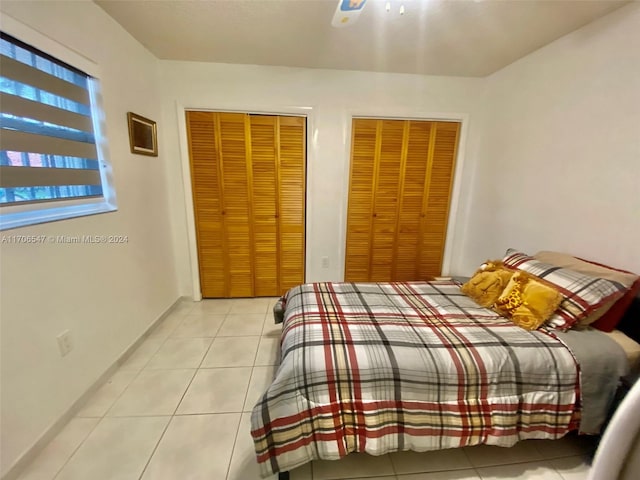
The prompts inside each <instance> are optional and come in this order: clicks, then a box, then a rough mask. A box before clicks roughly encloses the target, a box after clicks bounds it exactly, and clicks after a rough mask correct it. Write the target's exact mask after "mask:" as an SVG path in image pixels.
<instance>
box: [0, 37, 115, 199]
mask: <svg viewBox="0 0 640 480" xmlns="http://www.w3.org/2000/svg"><path fill="white" fill-rule="evenodd" d="M90 82H91V77H90V76H89V75H87V74H86V73H84V72H82V71H80V70H78V69H76V68H74V67H72V66H70V65H67V64H66V63H64V62H61V61H59V60H57V59H55V58H53V57H51V56H49V55H47V54H46V53H44V52H42V51H40V50H38V49H36V48H33V47H31V46H29V45H27V44H25V43H23V42H21V41H19V40H17V39H15V38H13V37H11V36H9V35H6V34H5V33H1V34H0V127H1V136H0V206H7V205H19V204H25V203H32V202H53V201H56V200H69V199H77V198H86V197H102V196H103V188H102V184H101V176H100V162H99V159H98V152H97V148H96V139H95V134H94V129H93V120H92V105H91V95H90V90H89V89H90Z"/></svg>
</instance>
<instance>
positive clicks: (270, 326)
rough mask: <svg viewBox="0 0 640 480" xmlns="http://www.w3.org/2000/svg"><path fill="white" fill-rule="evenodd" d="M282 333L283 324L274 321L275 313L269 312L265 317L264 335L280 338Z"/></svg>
mask: <svg viewBox="0 0 640 480" xmlns="http://www.w3.org/2000/svg"><path fill="white" fill-rule="evenodd" d="M281 335H282V324H281V323H274V321H273V315H272V314H270V313H267V315H266V316H265V318H264V325H263V326H262V336H263V337H271V338H280V336H281Z"/></svg>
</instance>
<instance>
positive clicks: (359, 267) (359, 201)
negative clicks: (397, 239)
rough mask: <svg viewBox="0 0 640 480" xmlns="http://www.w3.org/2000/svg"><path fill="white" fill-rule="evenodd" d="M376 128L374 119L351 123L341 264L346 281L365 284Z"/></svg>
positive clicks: (368, 252) (367, 265) (372, 196)
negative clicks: (349, 163) (347, 195)
mask: <svg viewBox="0 0 640 480" xmlns="http://www.w3.org/2000/svg"><path fill="white" fill-rule="evenodd" d="M377 125H378V121H377V120H366V119H354V120H353V126H352V129H353V130H352V142H351V174H350V176H349V177H350V188H349V207H348V210H347V248H346V262H345V281H347V282H368V281H369V275H370V256H371V229H372V223H373V198H374V190H375V185H374V176H375V164H376V161H375V160H376V155H377V154H376V129H377Z"/></svg>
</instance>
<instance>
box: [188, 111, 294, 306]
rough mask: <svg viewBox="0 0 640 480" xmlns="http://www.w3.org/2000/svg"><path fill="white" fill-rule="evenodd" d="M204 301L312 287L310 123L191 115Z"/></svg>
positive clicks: (204, 113) (289, 118)
mask: <svg viewBox="0 0 640 480" xmlns="http://www.w3.org/2000/svg"><path fill="white" fill-rule="evenodd" d="M186 126H187V136H188V142H189V161H190V167H191V184H192V191H193V205H194V215H195V224H196V241H197V247H198V264H199V271H200V286H201V291H202V296H203V297H204V298H234V297H263V296H279V295H282V294H283V293H284V292H286V291H287V290H288V289H289V288H291V287H293V286H295V285H298V284H300V283H303V282H304V258H305V185H306V183H305V174H306V118H305V117H299V116H283V115H258V114H249V113H228V112H209V111H187V112H186Z"/></svg>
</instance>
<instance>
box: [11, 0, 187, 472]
mask: <svg viewBox="0 0 640 480" xmlns="http://www.w3.org/2000/svg"><path fill="white" fill-rule="evenodd" d="M0 5H1V9H2V13H3V14H9V15H10V16H12V17H14V18H15V19H17V20H18V21H21V22H22V23H24V24H26V25H27V26H29V27H31V28H33V29H35V30H37V31H39V32H41V33H43V34H45V35H47V36H48V37H49V38H51V39H54V40H55V41H57V42H58V43H61V44H62V45H64V46H66V47H67V48H70V49H72V50H75V51H76V52H78V53H80V54H82V55H84V56H85V57H87V58H88V59H90V60H92V61H93V62H94V63H96V64H98V65H99V67H100V69H101V70H102V92H103V97H104V104H105V110H106V111H105V113H106V127H107V130H106V134H107V136H108V139H109V150H110V158H111V162H112V165H113V171H114V177H115V187H116V192H117V201H118V206H119V209H118V211H117V212H113V213H107V214H101V215H95V216H90V217H82V218H77V219H73V220H66V221H60V222H55V223H49V224H43V225H37V226H33V227H28V228H20V229H17V230H11V231H4V232H2V235H9V234H26V235H29V234H45V235H77V234H91V235H97V234H121V235H127V236H128V238H129V242H128V243H127V244H123V245H54V244H47V245H38V246H29V245H23V244H3V245H1V251H0V253H1V255H2V266H1V276H2V278H1V280H2V298H1V302H0V303H1V311H0V314H1V321H2V338H1V348H0V350H1V352H2V353H1V354H2V367H1V368H2V370H1V377H2V385H1V387H2V402H1V403H2V409H1V415H2V439H1V443H2V450H1V457H2V474H4V473H6V472H7V470H8V469H9V468H10V467H11V466H12V465H13V464H14V462H15V461H16V460H17V459H18V458H19V457H20V456H21V455H22V454H23V453H24V452H25V451H26V450H27V449H29V448H30V447H31V446H32V445H33V444H34V443H35V442H36V441H37V440H38V438H40V436H41V435H42V434H43V433H44V432H45V431H47V429H48V428H49V427H50V426H51V425H52V424H53V423H55V422H56V421H57V420H58V419H59V418H60V417H61V416H62V415H63V414H64V413H65V412H66V411H67V409H69V407H70V406H71V405H72V404H73V403H74V401H76V400H77V399H78V398H79V397H80V396H81V395H82V394H83V393H84V392H85V391H86V390H87V389H88V388H89V387H90V386H91V385H92V384H93V383H94V382H95V381H96V380H97V379H98V378H99V377H100V375H101V374H102V373H103V372H104V371H105V370H106V369H107V368H108V367H109V366H110V365H111V364H112V363H113V362H114V361H115V360H116V359H117V358H118V357H119V356H120V355H121V354H122V353H123V352H124V351H125V350H126V349H127V347H129V345H131V344H132V343H133V342H134V341H135V340H136V339H137V338H138V337H139V336H140V335H141V334H142V333H143V332H144V331H145V330H146V329H147V328H148V326H149V325H150V324H151V323H152V322H153V321H154V320H156V319H157V318H158V317H159V316H160V315H161V314H162V313H163V312H164V311H165V310H166V309H167V308H168V307H169V306H170V305H172V304H173V303H174V302H175V300H176V299H177V298H178V291H177V286H176V281H175V272H174V267H173V264H174V262H173V252H172V245H171V234H170V231H169V228H170V227H169V213H168V197H167V182H166V176H165V162H166V160H167V158H169V157H168V156H166V155H165V154H164V150H165V145H164V144H162V143H160V146H159V147H160V152H161V153H160V156H159V157H158V158H153V157H144V156H139V155H132V154H131V153H129V145H128V133H127V122H126V112H127V111H133V112H136V113H139V114H141V115H144V116H146V117H150V118H152V119H157V120H160V116H161V112H160V103H159V101H158V91H157V59H156V58H155V57H153V56H152V55H151V54H150V53H149V52H147V51H146V50H145V49H144V48H143V47H142V46H141V45H140V44H139V43H138V42H136V41H135V40H133V39H132V38H131V37H130V36H129V35H128V34H127V33H125V31H124V30H123V29H122V28H121V27H120V26H119V25H118V24H116V23H115V22H114V21H113V20H112V19H111V18H110V17H109V16H107V15H106V14H105V13H104V12H103V11H102V10H101V9H100V8H99V7H97V6H96V5H95V4H94V3H92V2H62V3H59V2H42V3H38V2H9V1H3V2H1V4H0ZM158 126H159V129H160V131H162V129H163V128H165V127H164V125H162V123H161V122H159V124H158ZM66 329H68V330H70V331H71V335H72V338H73V343H74V344H75V348H74V350H73V351H72V352H71V353H70V354H69V355H67V356H66V357H64V358H61V357H60V355H59V353H58V347H57V344H56V335H57V334H58V333H60V332H62V331H63V330H66Z"/></svg>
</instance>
